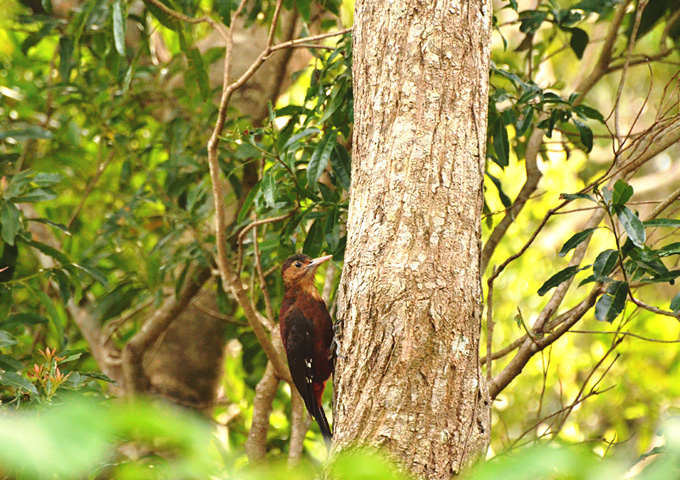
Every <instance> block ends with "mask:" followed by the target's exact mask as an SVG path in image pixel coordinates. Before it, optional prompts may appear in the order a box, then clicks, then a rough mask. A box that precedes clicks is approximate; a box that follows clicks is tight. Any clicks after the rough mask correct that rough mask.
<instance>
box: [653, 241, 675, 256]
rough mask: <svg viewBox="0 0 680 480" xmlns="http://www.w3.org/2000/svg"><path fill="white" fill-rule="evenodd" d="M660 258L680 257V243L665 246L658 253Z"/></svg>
mask: <svg viewBox="0 0 680 480" xmlns="http://www.w3.org/2000/svg"><path fill="white" fill-rule="evenodd" d="M656 253H657V255H658V256H659V257H669V256H671V255H680V242H674V243H671V244H668V245H664V246H663V247H661V248H660V249H658V250H657V251H656Z"/></svg>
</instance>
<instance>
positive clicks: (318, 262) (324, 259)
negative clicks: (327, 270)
mask: <svg viewBox="0 0 680 480" xmlns="http://www.w3.org/2000/svg"><path fill="white" fill-rule="evenodd" d="M331 258H333V255H326V256H325V257H319V258H315V259H314V260H312V261H311V262H309V265H307V268H308V269H310V270H312V271H314V270H316V269H317V268H318V267H319V265H321V264H322V263H324V262H327V261H328V260H330V259H331Z"/></svg>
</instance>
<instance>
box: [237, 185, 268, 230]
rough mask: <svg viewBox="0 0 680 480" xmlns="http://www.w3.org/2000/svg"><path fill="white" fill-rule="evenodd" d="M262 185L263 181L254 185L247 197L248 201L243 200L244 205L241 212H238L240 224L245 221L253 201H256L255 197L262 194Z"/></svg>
mask: <svg viewBox="0 0 680 480" xmlns="http://www.w3.org/2000/svg"><path fill="white" fill-rule="evenodd" d="M261 185H262V181H261V180H260V181H259V182H257V183H256V184H255V185H253V188H251V189H250V191H249V192H248V195H246V199H245V200H243V205H242V206H241V211H240V212H238V217H237V218H236V221H237V222H238V223H241V222H242V221H243V220H245V218H246V215H248V211H249V210H250V206H251V205H252V204H253V200H255V197H256V196H257V194H258V193H259V192H260V186H261Z"/></svg>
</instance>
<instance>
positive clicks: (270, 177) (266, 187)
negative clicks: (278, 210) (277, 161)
mask: <svg viewBox="0 0 680 480" xmlns="http://www.w3.org/2000/svg"><path fill="white" fill-rule="evenodd" d="M262 195H263V196H264V202H265V204H266V205H267V207H269V208H272V207H273V206H274V203H275V197H276V182H275V181H274V174H273V173H272V169H271V168H270V169H269V170H267V171H266V172H264V175H263V177H262Z"/></svg>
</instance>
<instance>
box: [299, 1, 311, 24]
mask: <svg viewBox="0 0 680 480" xmlns="http://www.w3.org/2000/svg"><path fill="white" fill-rule="evenodd" d="M295 3H296V5H297V8H298V11H299V12H300V15H302V19H303V20H304V21H305V22H307V23H309V20H310V18H311V3H312V2H311V1H310V0H296V2H295Z"/></svg>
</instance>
